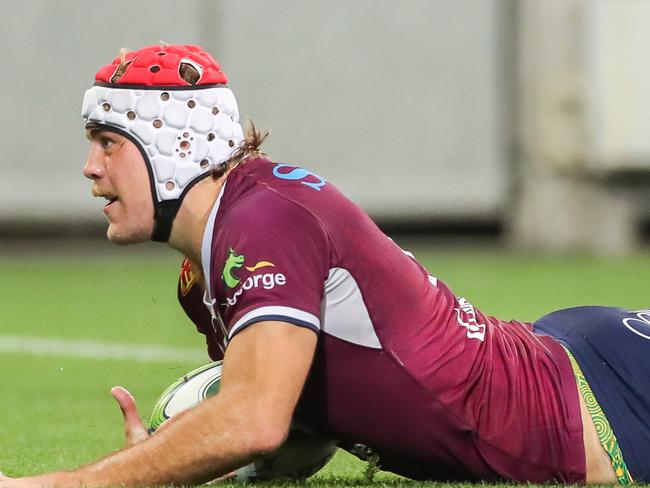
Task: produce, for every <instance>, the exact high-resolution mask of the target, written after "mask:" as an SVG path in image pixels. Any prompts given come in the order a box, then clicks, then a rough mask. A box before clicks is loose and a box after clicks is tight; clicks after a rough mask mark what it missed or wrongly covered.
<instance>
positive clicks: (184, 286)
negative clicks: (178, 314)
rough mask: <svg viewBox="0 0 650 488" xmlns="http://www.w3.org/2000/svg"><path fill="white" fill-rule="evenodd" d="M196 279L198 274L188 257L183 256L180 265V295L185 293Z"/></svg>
mask: <svg viewBox="0 0 650 488" xmlns="http://www.w3.org/2000/svg"><path fill="white" fill-rule="evenodd" d="M197 279H198V274H197V272H196V271H195V270H194V267H193V266H192V263H190V260H189V259H187V258H185V259H184V260H183V264H182V265H181V277H180V280H179V281H180V285H181V295H183V296H185V295H187V294H188V293H189V292H190V290H191V289H192V287H193V286H194V283H196V281H197Z"/></svg>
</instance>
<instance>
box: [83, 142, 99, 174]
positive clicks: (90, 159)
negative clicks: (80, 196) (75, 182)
mask: <svg viewBox="0 0 650 488" xmlns="http://www.w3.org/2000/svg"><path fill="white" fill-rule="evenodd" d="M93 149H94V148H93V144H91V147H90V150H89V151H88V156H87V157H86V164H85V165H84V169H83V174H84V176H85V177H86V178H88V179H91V180H93V181H94V180H98V179H100V178H101V177H102V176H104V166H103V165H102V163H101V159H100V158H99V156H98V154H96V151H94V150H93Z"/></svg>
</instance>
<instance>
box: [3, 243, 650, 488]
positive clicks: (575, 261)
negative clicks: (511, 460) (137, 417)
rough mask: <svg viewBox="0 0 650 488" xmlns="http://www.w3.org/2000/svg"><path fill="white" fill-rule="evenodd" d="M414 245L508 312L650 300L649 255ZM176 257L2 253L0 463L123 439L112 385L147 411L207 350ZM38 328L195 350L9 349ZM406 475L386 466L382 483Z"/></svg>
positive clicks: (493, 309) (334, 465) (355, 468)
mask: <svg viewBox="0 0 650 488" xmlns="http://www.w3.org/2000/svg"><path fill="white" fill-rule="evenodd" d="M415 252H416V255H417V256H418V258H419V259H420V261H422V262H423V263H424V264H425V265H426V266H427V267H428V268H429V270H430V271H431V272H432V273H433V274H435V275H436V276H438V277H439V278H440V279H442V280H443V281H445V282H446V283H447V284H448V285H450V286H451V287H452V289H453V290H454V291H455V292H456V293H457V294H458V295H462V296H465V297H467V298H468V299H470V300H471V301H472V303H473V304H474V305H476V306H478V307H479V308H481V309H482V310H483V311H484V312H486V313H488V314H493V315H497V316H500V317H502V318H517V319H520V320H533V319H535V318H536V317H538V316H540V315H542V314H544V313H547V312H550V311H552V310H555V309H558V308H562V307H567V306H572V305H580V304H602V305H620V306H625V307H630V308H646V307H648V306H650V285H648V277H650V255H637V256H634V257H629V258H624V259H608V260H598V259H593V258H580V257H535V256H524V255H511V254H508V253H505V252H502V251H494V250H489V249H488V250H464V251H458V252H454V251H450V250H442V249H440V248H434V249H432V248H428V249H427V248H420V249H415ZM97 254H99V255H97ZM102 256H103V257H102ZM179 264H180V258H178V257H176V256H175V255H173V254H165V253H154V254H153V255H151V254H147V253H146V252H140V253H137V254H132V253H131V254H129V253H127V256H126V257H124V258H121V257H120V254H119V253H117V254H110V255H103V254H102V253H92V252H88V251H86V252H81V253H79V252H74V253H72V252H71V253H69V254H68V253H66V252H61V251H58V252H56V253H50V252H43V253H18V254H13V255H10V256H9V257H3V258H0V270H1V275H0V276H1V278H0V296H1V297H2V315H1V319H0V371H2V372H3V374H2V375H0V392H1V393H0V409H1V410H2V412H3V415H2V417H1V419H0V433H1V435H0V453H1V454H0V470H2V471H3V472H5V473H6V474H7V475H10V476H19V475H26V474H33V473H37V472H42V471H48V470H58V469H69V468H73V467H75V466H77V465H79V464H81V463H86V462H89V461H91V460H93V459H95V458H97V457H98V456H101V455H103V454H106V453H108V452H110V451H112V450H115V449H118V448H120V447H121V443H122V424H121V415H120V413H119V410H118V408H117V406H116V405H115V404H114V402H113V400H112V398H111V397H110V395H109V390H110V388H111V387H112V386H113V385H116V384H121V385H123V386H125V387H127V388H128V389H129V390H130V391H131V392H132V393H133V394H134V395H135V397H136V399H138V401H139V405H140V410H141V413H142V414H143V415H146V414H148V412H149V411H150V410H151V407H152V405H153V403H154V401H155V399H156V398H157V396H158V394H159V393H160V392H161V391H162V390H163V389H164V388H165V387H166V386H167V385H168V384H169V383H170V382H171V381H173V380H174V379H175V378H177V377H178V376H180V375H181V374H183V373H184V372H186V371H189V370H190V369H192V368H193V367H195V366H198V365H199V364H201V363H202V362H207V356H206V361H202V359H201V354H202V350H203V341H202V336H200V335H198V334H197V333H196V332H195V331H194V328H193V326H192V324H191V323H190V322H189V321H188V320H187V319H186V318H185V317H184V315H183V313H182V311H181V310H180V307H179V306H178V305H177V302H176V298H175V286H176V279H177V273H178V266H179ZM39 338H47V339H65V340H75V341H94V342H99V343H108V344H127V345H134V346H153V345H157V346H167V347H174V348H182V349H183V350H187V351H188V353H193V354H194V355H192V354H188V357H187V358H186V359H184V358H177V359H171V360H169V359H167V360H165V359H161V360H155V361H154V360H152V361H149V362H142V361H135V360H133V359H132V358H129V357H124V358H121V359H119V358H118V359H111V358H107V357H101V355H96V356H94V357H79V355H78V354H77V353H75V349H74V348H73V347H71V348H70V349H69V350H67V349H66V348H63V349H61V350H58V349H48V350H42V351H41V353H40V354H39V352H38V350H36V351H26V350H25V347H22V346H21V347H18V346H16V348H15V349H12V347H13V346H12V345H11V344H13V343H14V342H15V341H16V340H17V339H21V340H26V341H27V343H29V340H28V339H39ZM12 341H13V342H12ZM3 343H4V347H3ZM36 349H38V348H36ZM364 470H365V464H364V463H362V462H360V461H357V460H356V459H355V458H352V457H351V456H349V455H347V454H345V453H340V454H338V455H337V456H336V458H335V459H334V460H333V461H332V462H331V463H330V464H329V465H328V466H327V467H326V469H324V470H323V471H322V472H321V473H319V474H318V475H317V476H315V477H314V478H312V479H311V480H309V481H308V482H307V483H308V484H314V485H319V486H324V485H331V484H336V485H359V484H364V483H365V478H364ZM404 483H406V481H405V480H402V479H399V478H397V477H395V476H392V475H389V474H383V473H380V474H378V475H377V476H376V477H375V481H374V486H382V485H398V484H404ZM411 484H412V485H420V484H419V483H411Z"/></svg>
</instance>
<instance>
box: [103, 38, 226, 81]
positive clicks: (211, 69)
mask: <svg viewBox="0 0 650 488" xmlns="http://www.w3.org/2000/svg"><path fill="white" fill-rule="evenodd" d="M124 59H125V60H126V62H127V63H128V66H127V68H126V71H125V72H124V74H123V75H122V77H121V78H120V79H119V80H117V81H111V78H112V77H113V75H114V74H115V71H116V70H117V68H118V66H119V65H120V62H121V57H119V56H118V57H117V58H115V59H114V60H113V62H112V63H111V64H108V65H106V66H104V67H102V68H100V69H99V71H97V74H96V75H95V81H98V82H102V83H111V84H113V85H142V86H192V84H190V83H188V82H187V81H185V80H184V79H183V78H181V76H180V73H179V70H180V68H181V64H182V63H188V64H190V65H192V66H193V67H194V68H195V69H196V70H197V71H198V72H199V75H200V76H199V80H198V81H197V82H196V83H195V85H216V84H222V85H225V84H226V83H228V78H227V77H226V75H225V74H224V73H223V72H222V71H221V67H220V66H219V63H217V61H216V60H215V59H214V58H213V57H212V56H211V55H210V54H209V53H207V52H205V51H204V50H203V48H202V47H200V46H193V45H173V46H159V45H154V46H147V47H143V48H142V49H139V50H137V51H129V52H127V53H126V55H125V56H124Z"/></svg>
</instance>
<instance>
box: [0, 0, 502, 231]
mask: <svg viewBox="0 0 650 488" xmlns="http://www.w3.org/2000/svg"><path fill="white" fill-rule="evenodd" d="M504 5H507V2H503V1H498V0H489V1H487V0H486V1H480V2H479V1H475V0H458V1H455V2H449V1H447V0H412V1H409V2H394V1H388V0H380V1H379V0H376V1H371V0H357V1H347V0H335V1H327V2H325V1H318V0H305V1H289V0H269V1H264V2H260V1H253V0H238V1H236V0H226V1H211V2H208V1H204V2H201V1H200V0H186V1H184V2H178V1H176V2H175V1H171V0H156V1H153V0H140V1H137V2H132V1H126V0H111V1H110V2H104V1H98V0H88V1H84V2H79V1H74V0H34V1H30V2H3V3H2V4H0V9H2V15H0V32H2V34H1V36H2V40H3V48H2V50H0V63H1V65H2V67H3V69H2V73H3V74H2V77H0V93H2V94H3V95H2V101H1V104H2V116H3V121H2V131H0V147H2V151H1V152H0V169H1V173H0V221H3V220H4V221H6V220H8V219H9V220H16V219H21V220H22V219H40V220H50V219H52V218H61V217H63V218H67V219H81V220H92V219H101V218H102V217H101V215H100V213H99V209H100V208H101V206H102V205H103V203H102V202H100V201H95V200H93V199H91V198H90V196H89V189H90V183H89V182H88V181H86V180H85V179H84V178H83V176H82V175H81V168H82V165H83V161H84V157H85V152H86V147H87V144H86V141H85V139H84V137H83V131H82V125H81V119H80V116H79V112H80V105H81V99H82V95H83V91H84V90H85V89H86V87H87V86H88V85H89V84H90V83H91V82H92V76H93V74H94V72H95V70H96V69H97V68H98V67H99V66H100V65H102V64H104V63H107V62H108V61H110V60H111V59H112V58H113V57H114V56H116V55H117V53H118V49H119V48H120V47H122V46H126V47H129V48H136V47H140V46H142V45H145V44H152V43H156V42H158V41H159V40H164V41H167V42H169V43H177V42H199V43H203V44H205V45H206V47H208V48H209V49H210V50H212V51H213V52H215V54H216V55H217V57H218V58H219V59H220V60H221V62H222V65H223V66H224V70H225V71H226V72H227V73H228V75H229V76H230V79H231V86H232V88H233V89H234V91H235V93H236V94H237V96H238V99H239V103H240V108H241V112H242V114H243V115H248V116H250V117H251V118H253V119H254V120H255V121H257V122H258V123H259V124H260V125H261V126H262V127H268V128H271V129H272V130H273V135H272V138H271V139H270V140H269V142H268V150H269V152H270V154H271V155H272V156H274V157H275V158H277V159H280V160H282V161H283V162H290V163H294V162H295V163H296V164H302V165H305V166H307V167H309V168H311V169H312V170H314V171H315V172H318V173H320V174H321V175H322V176H323V177H325V178H327V179H329V180H330V181H332V182H334V183H335V184H337V185H338V186H339V187H341V188H342V189H343V190H344V191H345V192H346V193H347V194H348V195H350V196H351V197H352V198H353V199H354V200H356V201H357V202H359V203H360V204H361V205H362V206H364V207H365V208H366V209H367V210H369V211H370V212H372V213H373V214H374V215H376V216H378V217H398V218H400V217H404V216H415V217H420V218H421V217H427V216H429V217H432V218H435V217H440V216H452V217H455V216H479V217H492V216H494V215H497V214H498V212H499V209H500V207H502V206H503V205H504V203H505V195H504V191H505V189H506V188H507V187H508V181H509V178H508V175H507V174H506V173H507V168H508V166H507V154H506V140H505V139H506V135H505V132H506V130H505V129H504V126H505V125H507V123H508V122H507V120H506V119H507V118H506V113H507V111H508V110H509V109H508V93H505V92H506V90H507V84H506V83H504V80H506V79H507V76H508V75H507V73H505V68H504V59H506V58H507V56H506V55H504V52H503V46H504V43H503V39H502V38H500V36H502V35H503V32H504V29H503V25H502V24H503V21H502V17H501V14H503V12H502V10H503V9H504ZM181 6H182V7H181ZM506 31H507V29H506ZM504 73H505V74H504ZM0 232H1V230H0Z"/></svg>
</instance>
